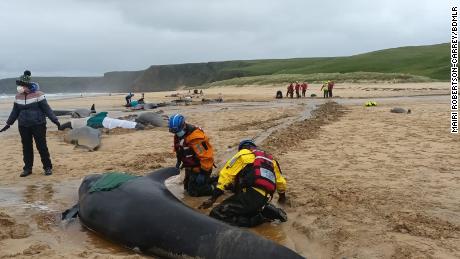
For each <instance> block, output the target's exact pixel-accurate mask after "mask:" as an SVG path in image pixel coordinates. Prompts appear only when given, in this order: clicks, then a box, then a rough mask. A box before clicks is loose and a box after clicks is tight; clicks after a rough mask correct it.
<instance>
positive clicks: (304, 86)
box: [300, 82, 308, 97]
mask: <svg viewBox="0 0 460 259" xmlns="http://www.w3.org/2000/svg"><path fill="white" fill-rule="evenodd" d="M300 87H301V88H302V97H305V94H306V92H307V88H308V85H307V83H305V82H303V83H302V84H301V85H300Z"/></svg>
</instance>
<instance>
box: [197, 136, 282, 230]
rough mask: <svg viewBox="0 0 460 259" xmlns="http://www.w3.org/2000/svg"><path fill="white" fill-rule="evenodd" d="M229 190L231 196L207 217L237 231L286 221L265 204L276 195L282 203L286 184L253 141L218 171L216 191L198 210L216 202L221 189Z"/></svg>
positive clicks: (242, 145) (275, 165)
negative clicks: (231, 193) (238, 227)
mask: <svg viewBox="0 0 460 259" xmlns="http://www.w3.org/2000/svg"><path fill="white" fill-rule="evenodd" d="M230 186H231V187H232V189H233V191H234V192H235V194H234V195H232V196H230V197H229V198H227V199H225V200H224V201H222V202H221V203H220V204H219V205H217V206H216V207H214V208H213V209H212V211H211V213H210V214H209V216H211V217H213V218H216V219H219V220H222V221H225V222H227V223H229V224H232V225H237V226H240V227H254V226H257V225H260V224H262V223H264V222H267V221H271V220H275V219H279V220H281V221H283V222H284V221H286V220H287V216H286V213H285V212H284V211H283V210H281V209H278V208H276V207H274V206H273V205H271V204H270V203H269V202H270V200H271V198H272V197H273V195H274V194H275V192H278V196H279V198H278V202H279V203H285V201H286V195H285V191H286V180H285V179H284V177H283V176H282V175H281V170H280V167H279V164H278V162H277V161H276V160H275V159H274V158H273V157H272V156H271V155H270V154H268V153H266V152H265V151H262V150H261V149H259V148H258V147H257V146H256V144H255V143H254V141H252V140H243V141H241V142H240V144H239V145H238V153H236V154H235V155H234V156H233V157H232V158H231V159H230V160H228V161H227V163H226V164H225V166H224V167H223V168H222V170H220V173H219V179H218V183H217V188H215V189H214V192H213V194H212V196H211V198H209V199H208V200H207V201H205V202H203V204H201V206H200V208H203V209H206V208H209V207H211V206H212V204H214V202H216V200H217V198H218V197H219V196H221V195H222V194H223V193H224V190H225V189H228V188H229V187H230Z"/></svg>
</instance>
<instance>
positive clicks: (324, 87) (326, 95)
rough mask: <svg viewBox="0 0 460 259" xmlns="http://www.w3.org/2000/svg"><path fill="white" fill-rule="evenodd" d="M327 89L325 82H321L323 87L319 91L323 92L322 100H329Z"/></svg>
mask: <svg viewBox="0 0 460 259" xmlns="http://www.w3.org/2000/svg"><path fill="white" fill-rule="evenodd" d="M327 87H328V86H327V82H323V86H322V87H321V90H323V98H329V92H328V91H329V90H328V88H327Z"/></svg>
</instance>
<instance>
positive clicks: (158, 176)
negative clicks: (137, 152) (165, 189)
mask: <svg viewBox="0 0 460 259" xmlns="http://www.w3.org/2000/svg"><path fill="white" fill-rule="evenodd" d="M179 173H180V170H179V169H177V168H175V167H167V168H162V169H159V170H156V171H154V172H151V173H149V174H148V175H147V177H148V178H150V179H152V180H154V181H157V182H161V183H164V181H165V180H166V179H168V178H169V177H171V176H175V175H178V174H179Z"/></svg>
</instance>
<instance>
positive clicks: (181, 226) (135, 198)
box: [75, 168, 303, 259]
mask: <svg viewBox="0 0 460 259" xmlns="http://www.w3.org/2000/svg"><path fill="white" fill-rule="evenodd" d="M177 174H179V170H177V169H176V168H164V169H160V170H157V171H155V172H152V173H150V174H148V175H146V176H143V177H138V178H135V179H133V180H130V181H128V182H125V183H124V184H122V185H121V186H120V187H118V188H116V189H113V190H111V191H101V192H92V193H90V192H89V190H90V188H91V186H92V184H94V182H96V181H97V180H98V179H99V178H100V177H101V175H89V176H87V177H85V179H84V180H83V182H82V184H81V186H80V189H79V204H78V206H79V211H78V215H79V218H80V221H81V222H82V224H83V225H84V226H86V227H87V228H89V229H91V230H93V231H95V232H97V233H99V234H102V235H103V236H104V237H106V238H108V239H110V240H112V241H114V242H118V243H120V244H123V245H125V246H127V247H129V248H132V249H135V250H138V251H141V252H142V253H145V254H149V255H157V256H161V257H165V258H213V259H214V258H215V259H230V258H235V259H236V258H238V259H241V258H265V259H269V258H277V259H279V258H285V259H289V258H303V257H302V256H300V255H299V254H297V253H295V252H294V251H292V250H290V249H289V248H287V247H284V246H282V245H279V244H277V243H275V242H273V241H271V240H268V239H266V238H263V237H261V236H258V235H256V234H254V233H251V232H249V231H246V230H244V229H240V228H236V227H233V226H230V225H227V224H225V223H223V222H220V221H218V220H215V219H213V218H210V217H208V216H206V215H204V214H201V213H199V212H197V211H195V210H193V209H191V208H189V207H187V206H185V205H184V204H183V203H182V202H181V201H180V200H178V199H177V198H176V197H175V196H174V195H173V194H172V193H171V192H170V191H169V190H168V189H167V188H166V186H165V185H164V181H165V179H167V178H169V177H171V176H174V175H177ZM75 208H77V207H75Z"/></svg>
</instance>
